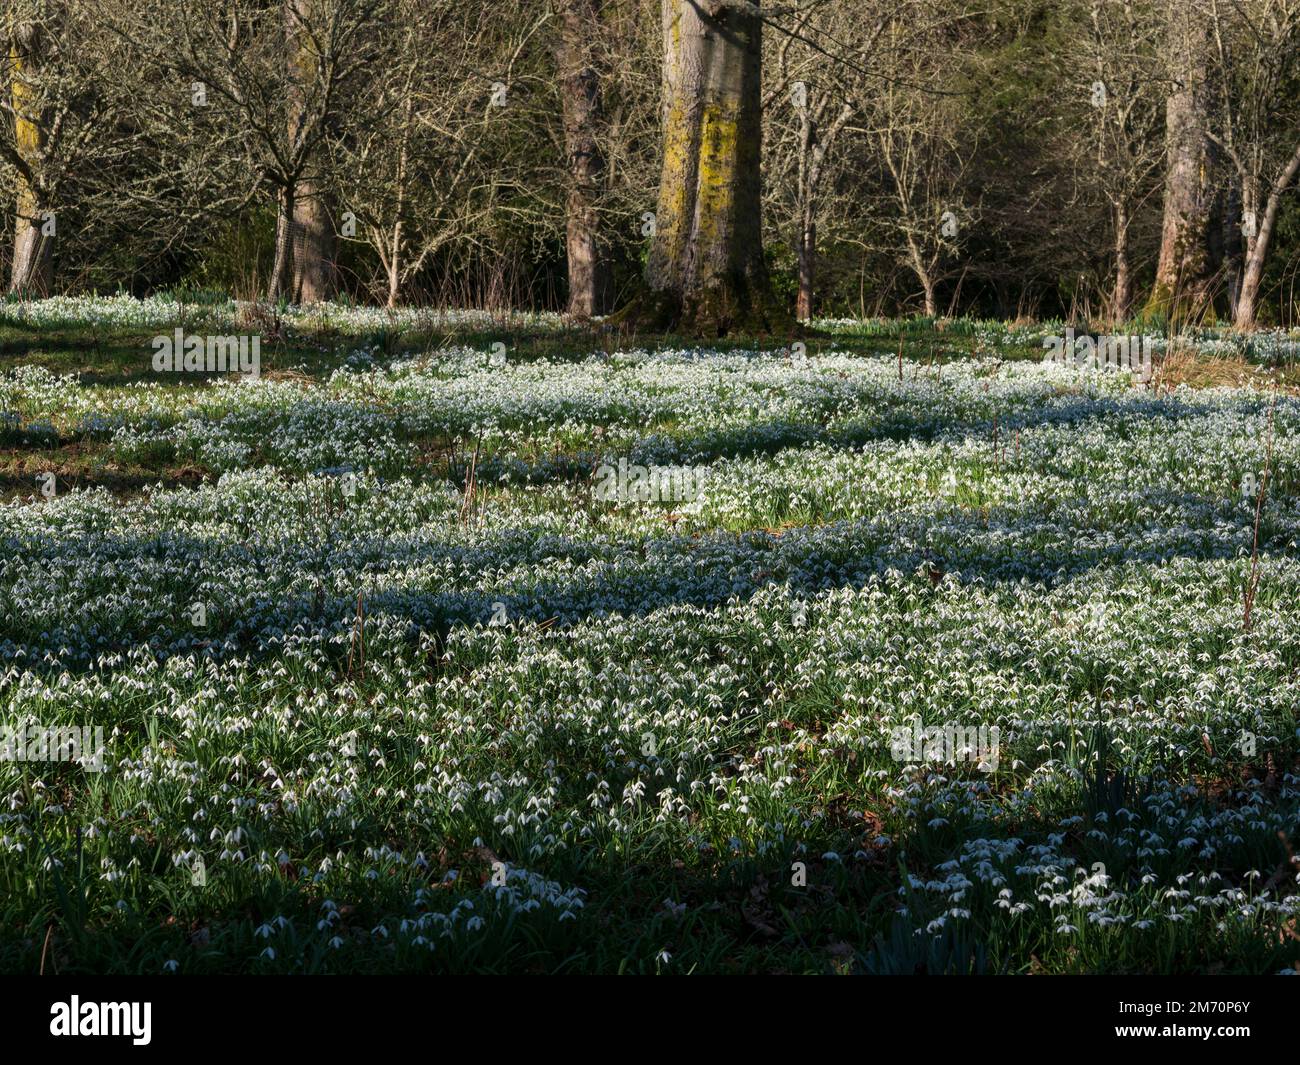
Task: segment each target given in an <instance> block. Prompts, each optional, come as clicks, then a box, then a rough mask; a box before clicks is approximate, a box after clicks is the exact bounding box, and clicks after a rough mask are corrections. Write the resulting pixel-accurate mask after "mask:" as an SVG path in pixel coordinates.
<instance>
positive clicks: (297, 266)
mask: <svg viewBox="0 0 1300 1065" xmlns="http://www.w3.org/2000/svg"><path fill="white" fill-rule="evenodd" d="M320 14H321V12H316V11H313V10H312V0H290V5H289V6H288V7H286V8H285V47H286V49H287V50H288V56H289V75H290V77H289V91H288V101H287V102H288V106H289V112H288V135H289V143H290V144H291V145H292V144H296V143H297V142H298V139H299V137H300V136H301V135H302V128H303V124H304V121H305V119H304V113H305V111H306V109H307V107H308V106H309V100H310V97H311V90H312V86H313V85H314V84H315V83H316V81H317V80H318V75H319V71H318V69H317V66H318V64H319V63H320V57H319V56H317V55H316V53H315V51H314V44H313V42H312V40H311V37H310V35H309V34H308V32H307V27H309V26H310V25H311V23H312V18H313V16H318V15H320ZM318 21H320V20H319V19H318ZM317 162H318V161H316V160H309V161H308V163H307V167H306V169H305V170H304V171H303V172H300V173H299V174H297V180H296V181H295V183H294V189H293V210H292V223H293V224H292V228H291V234H292V237H291V242H292V248H291V249H290V250H291V252H292V256H293V285H292V288H291V289H290V290H289V298H290V299H291V300H293V301H294V302H295V303H319V302H320V301H321V300H326V299H329V298H330V296H332V295H333V294H334V261H335V258H336V256H337V244H336V240H335V235H334V220H333V218H332V213H331V211H330V210H329V205H328V204H327V203H326V202H325V196H324V182H323V181H322V179H321V175H320V174H318V173H316V172H314V171H313V169H312V167H313V166H314V165H315V164H316V163H317ZM281 283H282V284H283V281H282V282H281Z"/></svg>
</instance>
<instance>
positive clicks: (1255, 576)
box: [1242, 387, 1277, 632]
mask: <svg viewBox="0 0 1300 1065" xmlns="http://www.w3.org/2000/svg"><path fill="white" fill-rule="evenodd" d="M1276 407H1277V389H1276V387H1275V388H1274V389H1273V398H1272V399H1271V400H1269V404H1268V443H1267V445H1266V446H1265V451H1264V474H1263V476H1262V477H1260V479H1259V491H1258V492H1257V493H1256V495H1255V532H1254V539H1253V540H1252V542H1251V546H1250V578H1249V580H1247V582H1246V609H1245V612H1244V613H1243V615H1242V628H1243V629H1244V630H1245V631H1246V632H1249V631H1250V614H1251V610H1252V609H1253V608H1254V606H1255V595H1256V593H1257V592H1258V591H1259V522H1260V517H1261V515H1262V514H1263V512H1264V497H1265V494H1266V492H1267V489H1268V478H1269V474H1270V473H1272V471H1273V413H1274V409H1275V408H1276Z"/></svg>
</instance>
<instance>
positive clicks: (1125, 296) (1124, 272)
mask: <svg viewBox="0 0 1300 1065" xmlns="http://www.w3.org/2000/svg"><path fill="white" fill-rule="evenodd" d="M1128 246H1129V217H1128V207H1127V206H1126V205H1125V204H1123V203H1120V204H1117V205H1116V207H1115V293H1114V296H1113V297H1112V299H1111V312H1110V313H1111V316H1112V317H1113V318H1114V319H1115V322H1116V324H1118V323H1120V322H1123V321H1125V320H1127V319H1128V314H1129V307H1130V306H1131V304H1132V301H1133V293H1132V282H1131V280H1130V277H1129V261H1128Z"/></svg>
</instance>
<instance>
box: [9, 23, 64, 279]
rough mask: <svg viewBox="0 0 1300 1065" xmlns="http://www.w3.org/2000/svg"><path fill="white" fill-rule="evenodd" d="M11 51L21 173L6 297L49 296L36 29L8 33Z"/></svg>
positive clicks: (50, 243) (50, 258) (50, 247)
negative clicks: (41, 188) (35, 81)
mask: <svg viewBox="0 0 1300 1065" xmlns="http://www.w3.org/2000/svg"><path fill="white" fill-rule="evenodd" d="M10 32H11V40H10V51H9V63H10V77H11V82H10V101H11V103H12V106H13V111H14V141H15V148H16V150H17V153H18V157H19V159H20V160H21V161H22V163H23V167H22V168H21V169H19V170H18V172H17V177H16V184H17V191H18V195H17V203H16V208H17V209H16V212H15V216H14V257H13V263H12V265H11V268H10V271H9V291H10V292H19V293H23V294H26V295H38V296H47V295H49V293H50V289H51V288H52V287H53V285H54V240H53V238H52V237H50V236H47V235H46V234H45V232H44V226H45V223H46V220H45V218H44V214H45V210H44V206H45V205H44V204H42V202H41V197H40V194H39V184H38V181H37V177H36V175H38V174H39V173H40V166H41V157H42V154H43V153H44V151H45V131H44V129H43V128H42V123H41V120H40V116H39V115H35V114H33V113H32V109H33V108H35V107H37V106H39V105H38V103H37V101H36V99H35V97H34V93H33V91H32V88H31V85H30V79H31V78H32V77H33V76H34V75H35V73H36V68H37V66H38V64H39V62H40V59H39V55H40V41H39V29H38V28H37V27H36V26H34V25H29V26H17V27H11V29H10Z"/></svg>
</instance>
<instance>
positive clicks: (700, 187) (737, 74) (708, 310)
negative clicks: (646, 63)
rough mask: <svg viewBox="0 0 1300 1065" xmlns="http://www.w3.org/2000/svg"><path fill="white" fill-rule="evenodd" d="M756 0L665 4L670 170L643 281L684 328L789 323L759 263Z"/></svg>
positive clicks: (764, 328)
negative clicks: (752, 2) (750, 0)
mask: <svg viewBox="0 0 1300 1065" xmlns="http://www.w3.org/2000/svg"><path fill="white" fill-rule="evenodd" d="M755 7H757V5H756V4H745V5H744V6H742V5H740V4H738V3H737V4H732V3H728V2H727V0H663V8H662V10H663V43H664V70H663V125H664V142H663V165H662V168H661V172H660V180H659V203H658V209H657V211H656V217H655V221H656V228H655V237H654V243H653V245H652V246H651V249H650V257H649V260H648V262H647V264H646V282H647V285H648V287H649V289H650V302H651V304H652V307H653V312H654V316H655V317H656V318H658V319H659V320H660V322H661V324H663V325H666V326H670V327H674V328H677V329H679V330H682V331H684V332H695V333H707V334H709V335H722V334H725V333H728V332H757V333H766V332H771V331H775V330H788V329H789V328H791V327H792V325H793V321H792V320H791V319H790V317H789V314H788V312H786V311H784V309H782V308H780V307H779V306H778V305H777V303H776V300H775V298H774V296H773V294H772V290H771V284H770V282H769V279H768V274H767V267H766V264H765V263H764V261H763V235H762V203H761V200H762V178H761V175H760V172H759V162H760V151H761V142H762V125H761V118H762V116H761V113H760V111H761V99H760V95H759V88H760V76H761V51H760V45H761V26H762V22H761V20H760V19H759V17H758V16H757V14H756V13H755V12H754V11H753V10H752V9H753V8H755Z"/></svg>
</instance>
